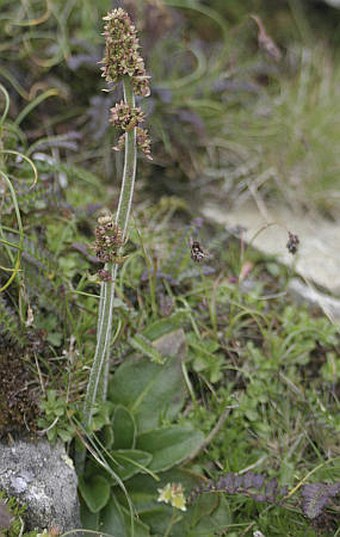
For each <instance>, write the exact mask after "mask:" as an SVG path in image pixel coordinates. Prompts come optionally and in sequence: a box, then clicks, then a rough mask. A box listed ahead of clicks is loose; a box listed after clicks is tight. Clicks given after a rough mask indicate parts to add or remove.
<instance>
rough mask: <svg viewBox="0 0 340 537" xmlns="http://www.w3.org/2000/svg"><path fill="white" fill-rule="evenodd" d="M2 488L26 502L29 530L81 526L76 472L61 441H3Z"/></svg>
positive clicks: (0, 459) (0, 449) (0, 455)
mask: <svg viewBox="0 0 340 537" xmlns="http://www.w3.org/2000/svg"><path fill="white" fill-rule="evenodd" d="M0 490H3V491H5V493H6V495H9V496H14V497H15V498H17V500H18V501H19V502H20V503H22V504H25V505H26V506H27V511H26V513H25V515H24V519H25V529H27V530H31V529H39V530H43V529H44V528H47V529H48V528H58V529H59V530H60V531H61V532H64V531H69V530H73V529H76V528H80V527H81V526H80V516H79V501H78V495H77V476H76V473H75V471H74V468H73V464H72V461H71V459H70V458H69V457H68V456H67V455H66V452H65V449H64V446H63V445H62V444H57V445H55V446H51V445H50V444H49V443H48V442H47V441H45V440H39V441H37V442H24V441H19V442H15V443H14V444H12V445H6V444H3V443H0ZM74 535H76V533H75V534H74ZM78 535H79V534H78Z"/></svg>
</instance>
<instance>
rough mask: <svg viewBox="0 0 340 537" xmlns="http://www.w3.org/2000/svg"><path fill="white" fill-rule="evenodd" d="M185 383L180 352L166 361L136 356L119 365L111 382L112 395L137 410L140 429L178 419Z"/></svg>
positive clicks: (121, 402)
mask: <svg viewBox="0 0 340 537" xmlns="http://www.w3.org/2000/svg"><path fill="white" fill-rule="evenodd" d="M185 393H186V390H185V383H184V378H183V374H182V368H181V358H180V357H179V356H174V357H170V358H168V359H167V360H166V362H165V363H164V364H163V365H160V364H155V363H151V362H150V360H149V359H147V358H140V357H136V356H133V357H131V358H128V359H127V360H125V362H124V363H123V364H122V365H121V366H120V367H119V368H118V369H117V371H116V372H115V374H114V376H113V377H112V379H111V381H110V384H109V395H108V397H109V399H110V400H111V401H112V402H113V403H116V404H121V405H124V406H125V407H127V408H128V409H129V411H130V412H131V413H132V414H133V416H134V418H135V420H136V423H137V429H138V432H142V431H146V430H148V429H153V428H155V427H158V426H159V425H160V423H161V422H162V420H163V419H166V420H172V419H174V418H175V417H176V416H177V414H178V412H179V411H180V409H181V408H182V406H183V403H184V398H185Z"/></svg>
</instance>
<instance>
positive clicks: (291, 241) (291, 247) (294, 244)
mask: <svg viewBox="0 0 340 537" xmlns="http://www.w3.org/2000/svg"><path fill="white" fill-rule="evenodd" d="M299 244H300V239H299V237H298V236H297V235H294V233H291V232H290V231H288V242H287V244H286V246H287V249H288V252H289V253H290V254H293V255H294V254H296V252H297V251H298V248H299Z"/></svg>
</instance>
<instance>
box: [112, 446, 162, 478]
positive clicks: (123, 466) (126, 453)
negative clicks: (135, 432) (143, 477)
mask: <svg viewBox="0 0 340 537" xmlns="http://www.w3.org/2000/svg"><path fill="white" fill-rule="evenodd" d="M111 455H112V457H113V459H114V460H115V461H116V462H117V463H118V467H117V468H116V467H115V469H114V470H115V472H116V473H117V474H118V475H119V477H120V478H121V479H122V480H123V481H124V480H127V479H129V478H130V477H132V476H133V475H135V474H138V473H140V472H143V470H144V468H147V466H148V464H149V463H150V461H151V460H152V455H150V453H146V452H145V451H139V450H137V449H120V450H119V451H112V452H111Z"/></svg>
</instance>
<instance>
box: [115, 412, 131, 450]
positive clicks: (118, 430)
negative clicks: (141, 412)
mask: <svg viewBox="0 0 340 537" xmlns="http://www.w3.org/2000/svg"><path fill="white" fill-rule="evenodd" d="M112 430H113V437H114V444H113V445H114V448H115V449H131V448H134V447H135V439H136V422H135V419H134V417H133V416H132V414H131V412H129V410H128V409H127V408H125V407H124V406H122V405H117V407H116V408H115V411H114V414H113V416H112Z"/></svg>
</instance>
